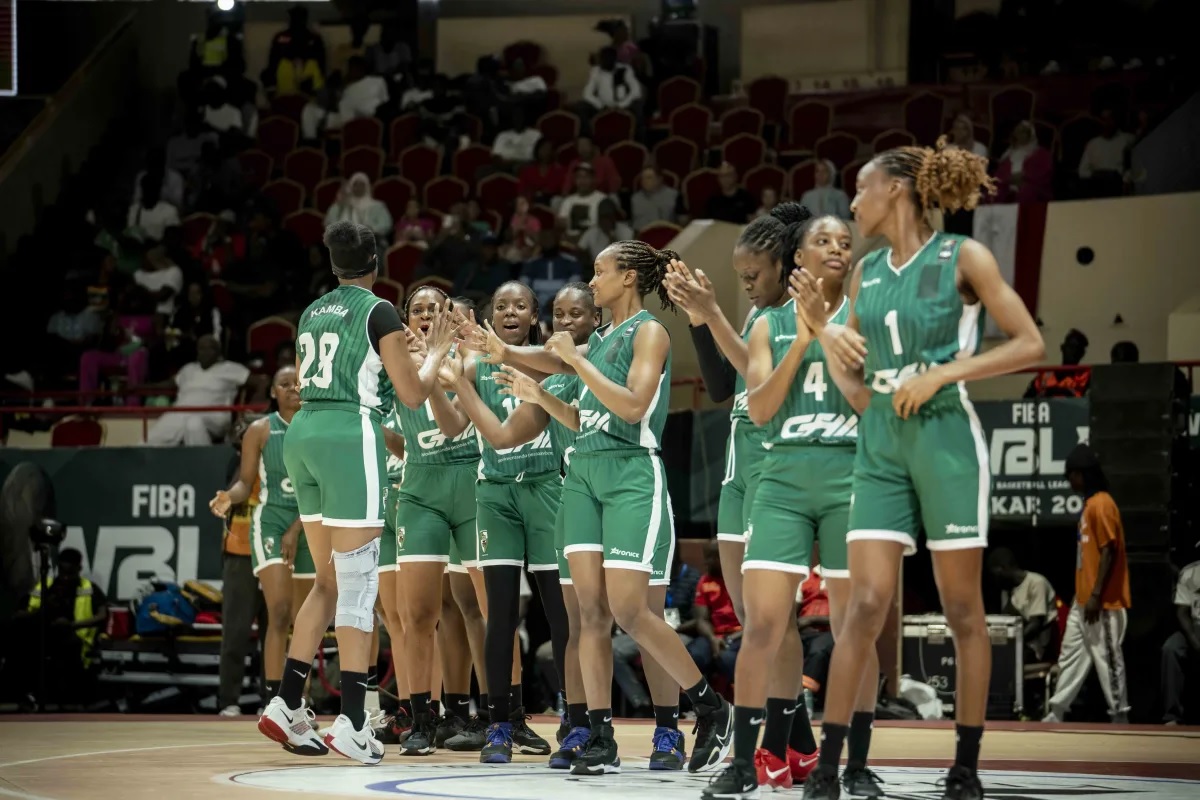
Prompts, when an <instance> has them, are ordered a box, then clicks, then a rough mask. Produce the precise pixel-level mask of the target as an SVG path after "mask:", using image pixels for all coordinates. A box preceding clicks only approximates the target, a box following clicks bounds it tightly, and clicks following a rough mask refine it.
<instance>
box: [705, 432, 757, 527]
mask: <svg viewBox="0 0 1200 800" xmlns="http://www.w3.org/2000/svg"><path fill="white" fill-rule="evenodd" d="M766 452H767V451H766V450H765V449H764V448H763V446H762V436H761V435H759V434H758V433H757V431H756V430H755V429H754V427H753V426H752V425H751V423H749V422H746V421H744V420H737V419H735V420H733V421H732V422H731V423H730V430H729V443H728V444H727V445H726V446H725V478H724V479H723V480H722V481H721V502H720V505H718V506H717V539H718V540H719V541H722V542H745V541H746V528H747V526H748V525H749V523H750V506H751V505H753V502H754V486H755V483H756V482H757V480H758V472H759V467H760V465H761V464H762V459H763V456H764V455H766Z"/></svg>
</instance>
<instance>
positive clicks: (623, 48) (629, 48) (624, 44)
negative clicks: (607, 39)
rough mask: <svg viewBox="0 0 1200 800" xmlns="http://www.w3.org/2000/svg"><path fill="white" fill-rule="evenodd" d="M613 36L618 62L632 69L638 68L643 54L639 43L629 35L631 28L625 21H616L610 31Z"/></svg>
mask: <svg viewBox="0 0 1200 800" xmlns="http://www.w3.org/2000/svg"><path fill="white" fill-rule="evenodd" d="M608 33H609V35H610V36H612V46H613V49H614V50H616V52H617V61H618V62H619V63H621V64H628V65H630V66H631V67H634V68H635V69H636V68H637V61H638V59H639V57H640V56H641V54H642V51H641V50H639V49H638V46H637V43H636V42H634V41H633V39H632V38H631V37H630V35H629V26H628V25H627V24H626V23H625V20H623V19H618V20H616V21H615V22H614V23H613V25H612V27H611V28H610V29H609V31H608Z"/></svg>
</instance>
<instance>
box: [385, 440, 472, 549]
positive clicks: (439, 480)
mask: <svg viewBox="0 0 1200 800" xmlns="http://www.w3.org/2000/svg"><path fill="white" fill-rule="evenodd" d="M476 471H477V463H476V462H473V461H472V462H466V463H456V464H405V465H404V477H403V478H402V479H401V481H400V493H399V494H400V497H399V500H398V503H399V508H398V510H397V513H396V562H397V563H398V564H401V565H403V564H404V562H406V561H440V562H442V563H443V564H449V563H450V543H451V540H453V542H454V544H455V545H456V546H457V549H458V554H459V555H460V556H463V558H462V566H464V567H474V566H476V557H475V549H476V544H475V476H476Z"/></svg>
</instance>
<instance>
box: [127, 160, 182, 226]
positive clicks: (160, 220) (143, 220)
mask: <svg viewBox="0 0 1200 800" xmlns="http://www.w3.org/2000/svg"><path fill="white" fill-rule="evenodd" d="M141 190H142V191H141V193H140V194H141V196H140V197H139V198H138V201H137V202H135V203H134V204H133V205H131V206H130V207H129V214H128V215H127V217H126V220H125V226H126V228H132V229H134V231H135V233H139V234H140V235H141V237H142V239H143V240H148V241H153V242H158V241H161V240H162V237H163V231H165V230H166V229H167V227H168V226H170V225H178V224H179V210H178V209H177V208H175V206H173V205H171V204H170V203H168V202H167V201H165V200H163V199H162V196H161V195H160V194H159V193H160V192H161V191H162V178H161V177H160V176H156V175H143V176H142V182H141Z"/></svg>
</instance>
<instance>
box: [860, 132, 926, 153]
mask: <svg viewBox="0 0 1200 800" xmlns="http://www.w3.org/2000/svg"><path fill="white" fill-rule="evenodd" d="M916 143H917V137H915V136H913V135H912V134H911V133H909V132H908V131H902V130H900V129H899V128H891V129H889V130H886V131H884V132H883V133H881V134H879V135H878V136H876V137H875V138H874V139H873V140H872V141H871V148H872V152H874V153H882V152H883V151H885V150H892V149H894V148H897V147H911V146H912V145H915V144H916Z"/></svg>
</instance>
